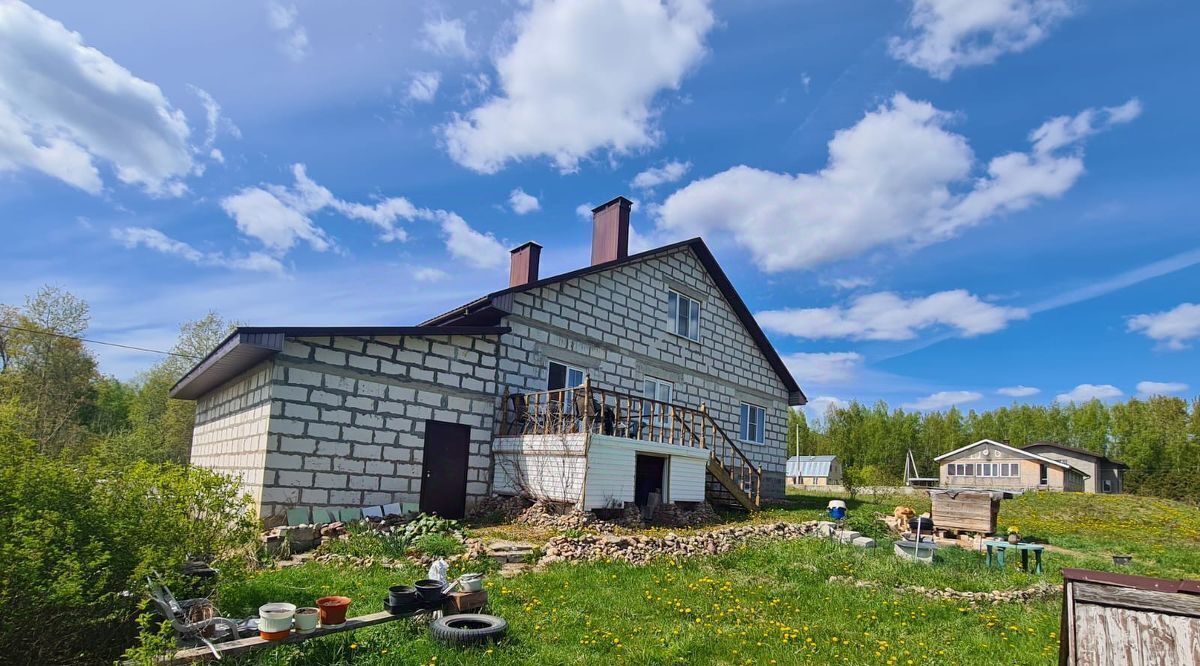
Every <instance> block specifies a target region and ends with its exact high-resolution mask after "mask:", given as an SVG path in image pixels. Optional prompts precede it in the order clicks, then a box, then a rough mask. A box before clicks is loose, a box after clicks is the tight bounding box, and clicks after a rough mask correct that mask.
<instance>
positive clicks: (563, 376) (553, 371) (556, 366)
mask: <svg viewBox="0 0 1200 666" xmlns="http://www.w3.org/2000/svg"><path fill="white" fill-rule="evenodd" d="M566 387H567V366H565V365H563V364H562V363H555V362H553V361H551V362H550V376H549V377H548V378H547V379H546V388H547V389H549V390H551V391H553V390H555V389H561V388H566Z"/></svg>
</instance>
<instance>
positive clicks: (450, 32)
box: [420, 17, 472, 58]
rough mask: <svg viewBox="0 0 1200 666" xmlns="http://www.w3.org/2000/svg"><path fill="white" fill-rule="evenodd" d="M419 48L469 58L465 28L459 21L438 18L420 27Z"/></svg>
mask: <svg viewBox="0 0 1200 666" xmlns="http://www.w3.org/2000/svg"><path fill="white" fill-rule="evenodd" d="M420 45H421V48H423V49H425V50H427V51H431V52H433V53H438V54H441V55H449V56H461V57H463V58H470V57H471V55H472V54H471V47H469V46H467V28H466V26H465V25H463V22H462V21H461V20H459V19H447V18H444V17H439V18H436V19H429V20H428V21H425V25H422V26H421V42H420Z"/></svg>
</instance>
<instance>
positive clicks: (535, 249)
mask: <svg viewBox="0 0 1200 666" xmlns="http://www.w3.org/2000/svg"><path fill="white" fill-rule="evenodd" d="M510 252H511V253H512V264H511V267H510V268H509V271H508V286H510V287H520V286H522V285H526V284H529V283H530V282H537V279H538V262H539V261H541V258H542V246H541V245H538V244H537V243H535V242H533V241H528V242H526V243H523V244H521V245H518V246H516V247H514V248H513V249H512V250H510Z"/></svg>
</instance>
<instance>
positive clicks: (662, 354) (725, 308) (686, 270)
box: [499, 248, 788, 497]
mask: <svg viewBox="0 0 1200 666" xmlns="http://www.w3.org/2000/svg"><path fill="white" fill-rule="evenodd" d="M668 289H674V290H675V291H678V292H680V293H682V294H684V295H686V296H689V297H692V298H694V299H696V300H698V301H700V303H701V314H700V341H699V342H694V341H692V340H689V339H687V338H684V337H680V336H678V335H675V334H674V333H673V332H672V330H671V329H670V328H669V326H668V321H667V294H668ZM504 325H506V326H510V327H511V328H512V332H511V333H509V334H506V335H505V336H503V338H502V339H501V349H500V366H499V369H500V376H499V381H500V383H501V385H502V386H507V387H508V388H509V389H510V390H512V391H517V392H524V391H541V390H545V388H546V373H547V363H548V362H549V361H550V360H554V361H558V362H561V363H566V364H568V365H572V366H575V367H579V368H581V369H583V370H585V371H586V372H588V373H589V375H590V377H591V379H592V381H593V382H596V383H597V385H598V386H601V387H606V388H614V389H617V390H621V391H626V392H630V393H634V394H638V395H640V394H641V392H642V380H643V378H644V377H646V376H651V377H655V378H657V379H660V380H664V381H669V382H671V383H673V384H674V395H673V396H672V401H673V402H675V403H678V404H683V405H686V406H688V407H693V408H699V407H700V405H701V404H702V403H704V404H706V405H707V406H708V411H709V414H711V415H712V417H713V418H714V420H716V422H717V423H718V424H720V425H721V427H722V428H723V429H724V430H725V432H726V433H728V434H729V436H730V437H731V438H732V439H734V440H735V441H736V440H737V438H738V433H739V420H740V409H741V403H742V402H743V401H745V402H750V403H754V404H757V405H760V406H762V407H764V408H765V409H766V414H767V418H766V436H765V441H764V443H763V444H751V443H741V442H737V444H738V447H739V448H741V449H742V451H744V452H745V453H746V455H747V457H749V458H750V459H751V460H752V461H754V462H755V463H756V464H758V465H761V466H762V468H763V496H764V497H782V496H783V494H784V467H785V462H786V458H787V445H786V438H785V436H786V429H787V410H788V406H787V398H788V392H787V389H786V388H785V387H784V385H783V382H782V381H780V379H779V377H778V375H776V374H775V371H774V369H772V367H771V365H770V364H769V363H768V362H767V359H766V357H765V356H763V354H762V352H761V351H760V350H759V348H758V346H757V345H756V344H755V342H754V340H753V338H751V337H750V334H749V333H748V332H747V331H746V330H745V327H743V326H742V323H741V320H740V319H738V317H737V315H736V314H734V312H733V310H732V309H731V308H730V307H729V304H728V303H727V302H726V301H725V298H724V296H723V295H722V294H721V291H720V289H719V288H718V287H717V285H716V284H715V283H714V282H713V281H712V279H711V278H710V277H709V276H708V273H707V271H705V269H704V267H703V266H702V265H701V264H700V261H699V260H698V259H697V258H696V256H695V254H693V253H692V251H691V249H690V248H677V249H675V250H671V251H666V252H663V253H661V254H658V255H652V256H651V257H649V258H647V259H645V260H643V261H639V262H636V263H633V264H628V265H625V266H622V267H620V268H618V269H615V270H611V271H604V272H602V273H595V274H591V275H585V276H582V277H578V278H575V279H572V280H567V281H564V282H559V283H557V284H554V285H549V286H545V287H540V288H537V289H532V290H529V291H526V292H522V293H519V294H517V295H516V296H515V298H514V305H513V314H512V316H509V317H506V318H505V320H504Z"/></svg>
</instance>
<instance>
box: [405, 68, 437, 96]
mask: <svg viewBox="0 0 1200 666" xmlns="http://www.w3.org/2000/svg"><path fill="white" fill-rule="evenodd" d="M441 82H442V75H441V73H440V72H417V73H415V74H413V78H412V81H410V82H409V84H408V98H409V99H410V100H412V101H414V102H432V101H433V98H434V97H437V91H438V85H440V84H441Z"/></svg>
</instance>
